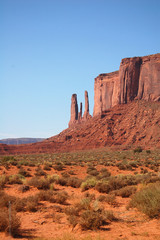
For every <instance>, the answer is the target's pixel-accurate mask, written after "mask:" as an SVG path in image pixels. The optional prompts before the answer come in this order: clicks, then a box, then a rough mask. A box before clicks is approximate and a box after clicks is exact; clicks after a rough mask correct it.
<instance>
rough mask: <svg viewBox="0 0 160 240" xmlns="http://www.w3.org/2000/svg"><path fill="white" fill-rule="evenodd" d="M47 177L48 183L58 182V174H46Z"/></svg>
mask: <svg viewBox="0 0 160 240" xmlns="http://www.w3.org/2000/svg"><path fill="white" fill-rule="evenodd" d="M47 179H48V181H49V182H50V183H54V182H56V183H57V182H58V180H59V175H57V174H53V175H47Z"/></svg>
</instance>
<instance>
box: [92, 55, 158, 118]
mask: <svg viewBox="0 0 160 240" xmlns="http://www.w3.org/2000/svg"><path fill="white" fill-rule="evenodd" d="M135 99H139V100H141V99H142V100H146V101H150V100H151V101H160V54H155V55H149V56H145V57H134V58H124V59H122V61H121V64H120V68H119V71H116V72H112V73H108V74H100V75H99V76H98V77H97V78H95V84H94V111H93V116H96V115H99V114H102V113H103V112H105V111H107V110H108V109H109V108H111V107H113V106H115V105H118V104H124V103H128V102H130V101H133V100H135Z"/></svg>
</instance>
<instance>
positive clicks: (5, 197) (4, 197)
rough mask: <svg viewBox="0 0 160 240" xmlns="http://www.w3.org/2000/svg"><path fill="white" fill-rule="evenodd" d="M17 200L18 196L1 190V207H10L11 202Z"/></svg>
mask: <svg viewBox="0 0 160 240" xmlns="http://www.w3.org/2000/svg"><path fill="white" fill-rule="evenodd" d="M15 201H16V197H14V196H10V195H8V194H7V193H5V192H3V191H0V207H8V204H9V202H10V203H11V204H12V203H14V202H15Z"/></svg>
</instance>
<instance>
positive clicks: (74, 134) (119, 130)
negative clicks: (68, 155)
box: [0, 100, 160, 154]
mask: <svg viewBox="0 0 160 240" xmlns="http://www.w3.org/2000/svg"><path fill="white" fill-rule="evenodd" d="M106 146H109V147H115V146H116V147H118V148H130V147H136V146H142V147H143V148H145V149H149V148H160V102H151V101H144V100H136V101H132V102H130V103H128V104H121V105H117V106H115V107H113V108H111V109H110V110H108V111H106V112H105V114H104V115H101V116H96V117H93V118H90V119H89V120H88V121H85V122H82V123H81V124H76V125H75V126H72V127H70V128H68V129H66V130H64V131H63V132H61V133H60V134H58V135H56V136H54V137H51V138H49V139H47V140H45V141H43V142H39V143H33V144H27V145H19V146H15V145H5V144H1V145H0V153H1V154H19V153H25V154H27V153H46V152H48V153H53V152H65V151H75V150H85V149H93V148H99V147H106Z"/></svg>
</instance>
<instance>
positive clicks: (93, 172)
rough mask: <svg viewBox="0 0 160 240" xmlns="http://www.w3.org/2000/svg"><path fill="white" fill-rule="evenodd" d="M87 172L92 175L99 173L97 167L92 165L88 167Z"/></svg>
mask: <svg viewBox="0 0 160 240" xmlns="http://www.w3.org/2000/svg"><path fill="white" fill-rule="evenodd" d="M86 172H87V173H88V174H89V175H91V176H97V175H98V171H97V169H96V168H95V167H93V166H92V165H91V166H89V167H88V168H87V171H86Z"/></svg>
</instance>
